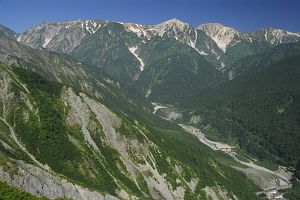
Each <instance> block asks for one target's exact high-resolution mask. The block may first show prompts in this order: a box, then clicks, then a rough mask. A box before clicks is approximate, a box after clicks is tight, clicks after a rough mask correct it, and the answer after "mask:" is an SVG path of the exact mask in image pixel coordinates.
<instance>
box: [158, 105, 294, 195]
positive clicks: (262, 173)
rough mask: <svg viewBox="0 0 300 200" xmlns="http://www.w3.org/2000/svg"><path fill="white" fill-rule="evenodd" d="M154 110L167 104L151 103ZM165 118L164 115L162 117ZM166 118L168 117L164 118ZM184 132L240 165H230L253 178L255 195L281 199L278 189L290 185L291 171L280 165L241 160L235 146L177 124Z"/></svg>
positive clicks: (195, 129) (193, 128) (289, 186)
mask: <svg viewBox="0 0 300 200" xmlns="http://www.w3.org/2000/svg"><path fill="white" fill-rule="evenodd" d="M153 105H154V112H153V114H156V113H157V111H158V110H159V109H167V108H169V107H168V106H164V105H159V104H153ZM164 118H165V117H164ZM165 119H168V118H165ZM178 125H179V126H181V127H182V128H183V129H184V130H185V131H186V132H188V133H190V134H192V135H194V136H196V137H197V138H198V140H199V141H200V142H201V143H203V144H205V145H207V146H208V147H210V148H211V149H213V150H215V151H217V150H218V151H222V152H224V153H225V154H227V155H229V156H230V157H231V158H232V159H233V160H235V161H236V162H237V163H238V164H240V165H241V166H232V167H233V168H235V169H237V170H239V171H242V172H243V173H245V174H246V175H247V176H248V177H249V178H250V179H251V180H253V181H254V182H255V183H256V184H257V185H258V186H259V187H260V188H261V189H262V191H260V192H257V195H262V194H265V195H266V196H267V198H268V199H282V200H284V199H285V198H284V197H283V194H282V192H280V190H283V189H288V188H291V187H292V183H291V178H292V175H293V173H292V172H290V171H288V170H287V169H286V168H285V167H282V166H280V167H279V168H278V169H277V170H276V171H272V170H270V169H267V168H265V167H263V166H259V165H257V164H255V163H253V162H252V161H251V160H249V159H247V162H245V161H243V160H241V159H240V158H239V155H238V153H237V152H235V150H234V149H235V146H230V145H228V144H225V143H221V142H215V141H212V140H209V139H208V138H207V137H206V136H205V134H204V133H202V131H201V130H200V129H198V128H196V127H193V126H190V125H184V124H178Z"/></svg>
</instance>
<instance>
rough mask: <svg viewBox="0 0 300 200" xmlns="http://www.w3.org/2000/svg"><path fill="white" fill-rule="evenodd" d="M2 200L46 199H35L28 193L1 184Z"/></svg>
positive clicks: (44, 198) (39, 198) (0, 196)
mask: <svg viewBox="0 0 300 200" xmlns="http://www.w3.org/2000/svg"><path fill="white" fill-rule="evenodd" d="M0 199H1V200H20V199H22V200H46V199H47V198H46V197H35V196H33V195H31V194H29V193H27V192H24V191H22V190H19V189H17V188H13V187H11V186H8V185H7V184H5V183H2V182H0Z"/></svg>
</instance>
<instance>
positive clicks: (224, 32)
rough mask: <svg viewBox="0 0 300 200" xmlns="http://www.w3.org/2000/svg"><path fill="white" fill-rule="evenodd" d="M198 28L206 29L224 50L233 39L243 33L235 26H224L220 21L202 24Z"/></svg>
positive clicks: (208, 34) (207, 33)
mask: <svg viewBox="0 0 300 200" xmlns="http://www.w3.org/2000/svg"><path fill="white" fill-rule="evenodd" d="M197 29H199V30H202V31H204V32H205V33H206V35H207V36H209V37H210V38H211V39H213V40H214V41H215V42H216V44H217V45H218V46H219V48H220V49H222V50H223V51H224V52H225V51H226V48H227V46H228V45H229V44H230V43H231V42H232V41H233V39H234V38H235V37H236V36H237V35H239V34H240V33H241V32H239V31H238V30H236V29H234V28H231V27H227V26H224V25H222V24H220V23H207V24H202V25H200V26H198V28H197Z"/></svg>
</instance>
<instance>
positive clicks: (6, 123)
mask: <svg viewBox="0 0 300 200" xmlns="http://www.w3.org/2000/svg"><path fill="white" fill-rule="evenodd" d="M3 67H4V68H3ZM0 72H1V91H2V92H1V105H2V106H1V108H2V109H1V115H2V116H1V124H2V127H1V141H3V142H2V143H1V144H2V145H0V146H1V148H0V151H1V165H0V171H1V173H3V174H6V173H14V174H15V175H14V179H16V180H15V181H16V182H17V183H18V181H17V180H18V179H22V177H23V175H22V173H25V172H26V171H27V170H26V169H27V168H33V169H34V170H31V171H32V174H31V175H29V177H28V178H26V179H25V180H26V181H31V178H30V177H34V176H39V175H38V174H41V173H45V174H46V175H43V177H44V178H43V179H41V178H38V179H37V180H39V181H45V180H48V177H51V176H53V175H55V176H58V177H61V178H62V179H65V180H67V181H68V182H71V183H73V184H78V185H81V187H87V188H89V189H90V190H94V191H97V192H98V193H101V194H102V195H106V196H107V195H109V194H110V195H113V196H118V197H121V198H125V199H128V198H130V197H136V198H138V199H147V198H151V197H153V198H157V197H159V198H168V199H178V198H179V199H183V198H184V199H191V198H195V197H196V196H199V195H200V196H201V197H202V198H208V197H209V194H208V193H206V192H205V190H204V188H206V187H209V188H211V189H212V190H213V191H215V192H216V194H221V193H220V192H221V191H224V192H226V196H227V198H228V199H230V198H231V199H233V196H236V197H238V198H240V199H255V195H254V192H255V191H256V190H257V188H256V187H255V186H254V185H253V183H252V182H250V181H249V180H248V179H246V178H245V176H244V175H243V174H241V173H239V172H237V171H235V170H234V169H232V168H231V167H229V166H226V164H224V163H223V162H219V158H220V157H224V155H223V154H221V153H218V152H213V151H211V150H209V149H208V147H206V146H204V145H201V143H199V142H198V141H197V140H196V139H195V138H194V137H193V136H191V135H189V134H187V133H185V132H183V131H182V130H181V129H180V128H179V127H177V129H175V130H174V129H172V126H170V128H171V129H164V128H162V127H160V126H159V124H157V126H149V125H147V124H144V123H141V122H137V121H135V120H132V119H131V118H130V117H129V116H126V115H124V114H121V113H119V114H115V113H113V112H111V111H110V110H109V109H107V108H106V107H105V106H104V105H103V104H101V103H99V102H97V101H95V100H94V99H92V98H90V97H88V96H87V95H85V94H84V93H81V92H78V91H76V90H74V89H71V88H70V87H67V86H64V85H61V84H59V83H56V82H51V81H48V80H46V79H44V78H42V77H41V76H39V75H37V74H36V73H33V72H31V71H28V70H24V69H22V68H12V71H11V70H10V69H9V67H8V66H2V68H1V71H0ZM14 135H15V137H14ZM12 138H13V139H12ZM8 158H14V159H17V160H23V161H25V162H26V163H28V164H29V165H28V164H24V163H23V162H21V161H14V160H10V159H8ZM228 159H229V158H228ZM20 169H23V170H20ZM35 171H39V173H37V174H36V173H35ZM50 174H52V175H50ZM164 174H165V175H164ZM5 177H6V178H5ZM0 178H1V180H3V179H5V180H6V181H8V182H9V183H10V184H13V185H14V184H15V182H14V181H13V180H11V178H9V176H0ZM51 180H56V178H54V177H53V178H51ZM236 182H239V183H240V184H238V185H236ZM48 184H49V183H48ZM52 184H53V185H52V187H54V189H55V188H56V187H62V186H57V185H55V184H54V183H52ZM26 185H32V187H35V186H34V184H32V183H31V182H28V184H25V185H23V187H24V188H23V189H28V187H27V186H26ZM25 186H26V187H25ZM18 187H20V186H18ZM21 187H22V186H21ZM46 188H47V189H46ZM48 190H51V187H50V186H48V185H47V184H45V185H44V189H42V190H38V191H36V190H31V192H32V193H33V194H43V193H45V195H49V194H48V193H47V191H48ZM69 190H71V189H69ZM69 190H68V191H69ZM58 191H59V190H58ZM71 191H72V192H74V191H73V190H71ZM38 192H39V193H38ZM54 194H56V193H54ZM76 194H77V193H76ZM56 195H57V196H56V197H58V196H59V195H60V194H59V193H58V194H56ZM64 195H65V196H63V197H72V196H70V194H69V193H68V192H67V193H65V194H64ZM94 195H96V194H95V193H94ZM98 195H99V194H98ZM124 195H125V196H124ZM110 198H112V197H110Z"/></svg>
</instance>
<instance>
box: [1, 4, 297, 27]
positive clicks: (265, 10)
mask: <svg viewBox="0 0 300 200" xmlns="http://www.w3.org/2000/svg"><path fill="white" fill-rule="evenodd" d="M174 17H175V18H178V19H181V20H182V21H185V22H187V23H189V24H191V25H192V26H197V25H199V24H201V23H207V22H220V23H222V24H224V25H227V26H232V27H235V28H238V29H240V30H242V31H252V30H255V29H258V28H262V27H275V28H282V29H286V30H289V31H293V32H300V0H0V24H2V25H5V26H7V27H9V28H11V29H13V30H15V31H16V32H22V31H24V30H26V29H28V28H29V27H31V26H33V25H36V24H38V23H41V22H45V21H47V22H48V21H64V20H70V19H105V20H112V21H122V22H136V23H141V24H157V23H160V22H162V21H165V20H168V19H170V18H174Z"/></svg>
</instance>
